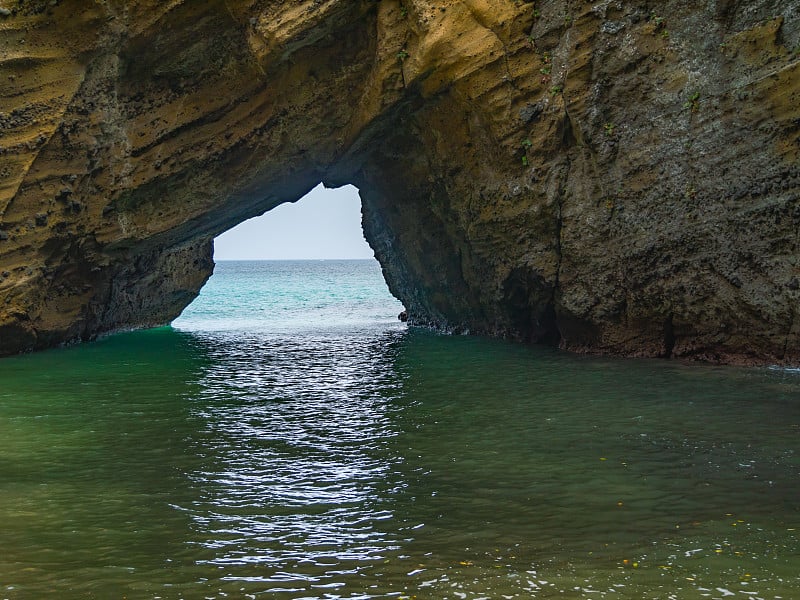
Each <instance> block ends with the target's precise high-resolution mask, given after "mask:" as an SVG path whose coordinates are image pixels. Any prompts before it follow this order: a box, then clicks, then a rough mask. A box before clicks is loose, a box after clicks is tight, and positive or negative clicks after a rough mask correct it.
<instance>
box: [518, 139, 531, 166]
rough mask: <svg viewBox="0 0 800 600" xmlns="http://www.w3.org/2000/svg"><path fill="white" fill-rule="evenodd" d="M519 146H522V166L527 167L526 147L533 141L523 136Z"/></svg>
mask: <svg viewBox="0 0 800 600" xmlns="http://www.w3.org/2000/svg"><path fill="white" fill-rule="evenodd" d="M519 146H520V148H522V166H523V167H527V166H528V148H530V147H531V146H533V142H532V141H531V140H530V139H529V138H525V139H524V140H522V143H520V145H519Z"/></svg>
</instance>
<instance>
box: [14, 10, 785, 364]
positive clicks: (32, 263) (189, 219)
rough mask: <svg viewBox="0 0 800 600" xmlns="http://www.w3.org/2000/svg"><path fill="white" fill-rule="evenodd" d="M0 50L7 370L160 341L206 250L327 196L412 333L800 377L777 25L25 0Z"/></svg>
mask: <svg viewBox="0 0 800 600" xmlns="http://www.w3.org/2000/svg"><path fill="white" fill-rule="evenodd" d="M654 10H655V11H661V13H660V14H657V12H654ZM0 28H1V29H2V36H0V52H2V56H1V57H0V60H1V61H2V62H0V94H1V95H2V98H1V99H0V126H1V127H2V130H1V133H2V139H1V140H0V146H1V148H0V174H2V178H1V179H0V354H10V353H14V352H19V351H23V350H30V349H37V348H44V347H48V346H53V345H57V344H60V343H63V342H67V341H72V340H79V339H80V340H85V339H91V338H93V337H94V336H96V335H98V334H100V333H103V332H106V331H112V330H116V329H123V328H136V327H145V326H150V325H155V324H162V323H165V322H169V321H170V320H171V319H172V318H174V317H175V316H176V315H177V314H179V312H180V311H181V310H182V308H183V307H184V306H186V304H188V303H189V302H190V301H191V300H192V299H193V298H194V297H195V295H196V294H197V292H198V290H199V289H200V287H201V286H202V284H203V283H204V282H205V280H206V279H207V277H208V276H209V274H210V273H211V270H212V268H213V264H212V261H211V240H212V239H213V237H214V236H215V235H217V234H219V233H220V232H222V231H224V230H226V229H228V228H230V227H231V226H233V225H235V224H236V223H238V222H240V221H242V220H245V219H247V218H249V217H252V216H255V215H257V214H260V213H262V212H264V211H265V210H269V209H270V208H272V207H274V206H276V205H278V204H280V203H281V202H285V201H291V200H295V199H297V198H299V197H301V196H302V195H304V194H305V193H306V192H307V191H308V190H310V189H311V188H312V187H313V186H315V185H316V184H318V183H319V182H324V183H325V184H326V185H329V186H338V185H343V184H345V183H352V184H354V185H356V186H357V187H358V188H359V189H360V190H361V195H362V202H363V214H364V229H365V235H366V237H367V239H368V241H369V242H370V244H371V245H372V247H373V248H374V250H375V253H376V256H377V258H378V259H379V261H380V262H381V264H382V266H383V269H384V273H385V276H386V279H387V282H388V284H389V286H390V289H391V290H392V291H393V293H395V295H397V296H398V297H399V298H400V299H401V300H402V301H403V302H404V303H405V304H406V306H407V307H408V309H409V313H410V316H411V318H412V320H414V321H416V322H417V323H425V324H433V325H438V326H444V327H450V328H454V329H463V330H470V331H473V332H478V333H487V334H492V335H505V336H511V337H515V338H520V339H525V340H529V341H534V342H545V343H554V344H559V345H561V346H562V347H565V348H569V349H573V350H578V351H592V352H610V353H618V354H625V355H644V356H664V355H675V356H684V357H696V358H701V359H710V360H718V361H739V362H741V361H755V362H798V360H800V344H799V343H798V341H799V338H798V328H799V327H800V323H798V322H797V320H796V319H795V314H796V312H797V308H798V300H800V291H799V290H800V284H798V280H800V267H799V266H798V264H797V238H798V233H797V232H798V230H800V197H799V196H800V167H798V164H800V149H799V146H798V144H799V142H798V135H799V133H798V130H799V128H798V125H797V123H798V120H799V119H800V108H798V107H800V100H799V99H800V67H799V66H798V62H799V61H798V56H799V55H798V52H797V51H796V50H794V49H795V48H797V47H798V46H800V39H799V38H800V14H798V10H797V7H796V3H794V2H791V1H789V0H785V1H780V0H761V1H758V2H752V1H748V2H736V1H732V2H727V3H724V5H723V4H720V3H718V2H716V3H715V2H707V3H701V6H700V7H699V8H698V6H697V3H696V2H688V1H685V0H670V1H669V2H667V3H660V4H659V7H657V8H656V9H654V8H653V7H651V6H650V3H648V2H647V1H645V0H639V1H636V2H624V3H621V2H615V1H613V0H611V1H604V2H600V3H597V4H594V5H591V4H588V3H585V2H577V1H574V2H572V1H571V2H560V1H559V2H556V1H554V0H553V1H550V0H542V1H540V2H536V3H535V6H534V3H533V2H525V1H516V2H515V1H511V0H509V1H499V0H498V1H489V0H438V1H435V2H434V1H431V0H402V1H400V0H377V1H375V0H352V1H351V0H348V1H344V0H302V1H295V2H265V1H259V0H226V1H223V0H213V1H209V2H203V3H196V2H185V1H181V0H173V1H171V2H154V1H150V0H128V1H123V0H95V1H89V0H83V1H76V2H70V3H67V2H60V3H58V2H56V3H52V2H46V1H40V2H37V1H26V2H19V3H18V5H17V6H16V7H14V8H12V9H6V10H5V11H4V14H2V15H0ZM744 132H746V137H745V136H743V133H744Z"/></svg>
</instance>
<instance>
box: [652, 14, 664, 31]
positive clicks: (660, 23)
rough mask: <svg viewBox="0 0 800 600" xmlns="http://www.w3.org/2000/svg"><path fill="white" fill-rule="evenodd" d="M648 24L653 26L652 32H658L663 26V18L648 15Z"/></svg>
mask: <svg viewBox="0 0 800 600" xmlns="http://www.w3.org/2000/svg"><path fill="white" fill-rule="evenodd" d="M650 22H651V23H653V25H655V30H654V31H658V30H659V29H661V28H662V27H663V26H664V18H663V17H659V16H658V15H657V14H656V13H652V14H651V15H650Z"/></svg>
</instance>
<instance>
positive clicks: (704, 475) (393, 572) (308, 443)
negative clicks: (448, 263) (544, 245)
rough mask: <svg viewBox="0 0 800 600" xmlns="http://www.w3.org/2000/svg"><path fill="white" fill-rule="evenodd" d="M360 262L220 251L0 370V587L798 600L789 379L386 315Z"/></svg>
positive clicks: (797, 452) (18, 593)
mask: <svg viewBox="0 0 800 600" xmlns="http://www.w3.org/2000/svg"><path fill="white" fill-rule="evenodd" d="M401 309H402V307H401V306H400V305H399V303H397V301H396V300H394V299H393V298H391V297H390V296H389V295H388V293H387V292H386V290H385V286H384V285H383V282H382V280H381V278H380V270H379V268H378V267H377V265H376V264H375V263H374V262H371V261H356V262H348V261H327V262H309V263H303V262H294V263H286V262H279V263H222V264H220V265H218V267H217V273H216V274H215V275H214V277H213V278H212V279H211V280H210V281H209V284H208V285H207V286H206V288H205V289H204V290H203V293H202V294H201V297H200V298H198V300H197V301H196V302H195V303H194V304H193V305H192V306H191V307H190V308H189V309H187V311H186V312H185V313H184V315H183V316H182V317H181V318H180V319H178V320H176V322H175V323H174V324H173V327H171V328H161V329H154V330H150V331H143V332H135V333H127V334H120V335H115V336H111V337H108V338H106V339H103V340H101V341H99V342H98V343H94V344H88V345H83V346H77V347H72V348H66V349H61V350H54V351H50V352H43V353H39V354H34V355H29V356H21V357H14V358H10V359H3V360H2V361H0V598H13V599H18V598H19V599H23V598H24V599H27V598H34V599H38V598H68V599H69V598H76V599H77V598H130V599H132V598H187V599H189V598H191V599H194V598H198V599H200V598H278V599H290V598H291V599H294V598H320V599H337V598H342V599H344V598H348V599H356V598H360V599H361V598H413V597H416V598H420V599H423V598H431V599H444V598H447V599H450V598H452V599H464V598H470V599H477V598H491V599H496V598H603V597H605V598H725V597H734V598H735V597H740V598H746V597H750V598H779V597H780V598H799V597H800V593H799V592H798V591H797V590H798V589H800V543H799V542H798V531H800V372H796V371H791V370H777V369H735V368H715V367H706V366H697V365H694V366H686V365H682V364H680V363H676V362H669V361H626V360H612V359H598V358H586V357H577V356H572V355H568V354H564V353H561V352H557V351H554V350H549V349H541V348H531V347H525V346H520V345H515V344H509V343H505V342H502V341H497V340H486V339H478V338H472V337H460V336H439V335H435V334H432V333H429V332H425V331H419V330H413V329H406V328H405V326H403V325H402V324H400V323H399V322H398V321H397V319H396V315H397V313H398V312H399V311H400V310H401Z"/></svg>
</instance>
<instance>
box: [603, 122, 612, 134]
mask: <svg viewBox="0 0 800 600" xmlns="http://www.w3.org/2000/svg"><path fill="white" fill-rule="evenodd" d="M603 129H604V130H605V132H606V135H607V136H609V137H611V136H612V135H614V124H613V123H606V124H605V125H603Z"/></svg>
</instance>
